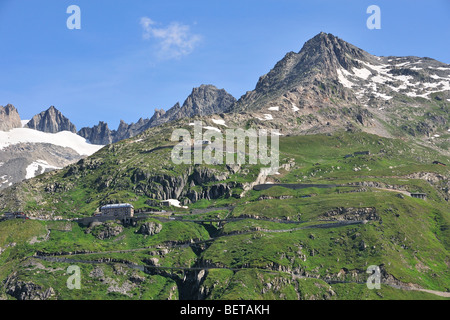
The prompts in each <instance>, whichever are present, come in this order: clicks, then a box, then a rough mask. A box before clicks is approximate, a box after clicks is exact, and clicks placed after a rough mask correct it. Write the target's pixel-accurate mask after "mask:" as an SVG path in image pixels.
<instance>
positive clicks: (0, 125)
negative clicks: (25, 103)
mask: <svg viewBox="0 0 450 320" xmlns="http://www.w3.org/2000/svg"><path fill="white" fill-rule="evenodd" d="M21 127H22V123H21V122H20V116H19V113H18V112H17V109H16V108H15V107H14V106H13V105H12V104H7V105H6V107H3V106H0V131H9V130H11V129H14V128H21Z"/></svg>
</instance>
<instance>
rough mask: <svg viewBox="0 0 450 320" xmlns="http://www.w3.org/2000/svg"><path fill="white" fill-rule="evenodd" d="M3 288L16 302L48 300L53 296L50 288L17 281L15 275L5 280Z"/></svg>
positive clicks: (52, 290) (53, 293)
mask: <svg viewBox="0 0 450 320" xmlns="http://www.w3.org/2000/svg"><path fill="white" fill-rule="evenodd" d="M5 288H6V293H7V294H9V295H10V296H13V297H14V298H16V299H17V300H48V299H50V298H51V297H52V296H54V295H55V290H54V289H53V288H52V287H49V288H47V289H45V288H43V287H42V286H40V285H37V284H35V283H32V282H25V281H22V280H18V278H17V275H16V274H12V275H10V276H9V277H8V278H7V279H6V282H5Z"/></svg>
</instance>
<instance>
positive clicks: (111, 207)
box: [100, 203, 134, 209]
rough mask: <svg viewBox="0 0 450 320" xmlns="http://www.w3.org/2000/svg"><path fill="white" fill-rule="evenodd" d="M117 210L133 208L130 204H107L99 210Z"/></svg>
mask: <svg viewBox="0 0 450 320" xmlns="http://www.w3.org/2000/svg"><path fill="white" fill-rule="evenodd" d="M117 208H134V207H133V205H132V204H129V203H117V204H107V205H105V206H103V207H101V208H100V209H117Z"/></svg>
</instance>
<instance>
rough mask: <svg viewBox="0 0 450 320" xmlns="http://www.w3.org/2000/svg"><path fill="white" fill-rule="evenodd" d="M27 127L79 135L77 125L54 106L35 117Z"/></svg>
mask: <svg viewBox="0 0 450 320" xmlns="http://www.w3.org/2000/svg"><path fill="white" fill-rule="evenodd" d="M25 127H26V128H29V129H34V130H38V131H42V132H49V133H57V132H60V131H70V132H73V133H77V129H76V127H75V125H74V124H73V123H72V122H70V120H69V119H67V118H66V117H65V116H63V114H62V113H61V112H60V111H59V110H57V109H56V108H55V107H54V106H51V107H50V108H49V109H47V110H46V111H43V112H41V113H39V114H37V115H35V116H34V117H33V118H32V119H31V120H30V121H29V122H28V123H27V124H26V125H25Z"/></svg>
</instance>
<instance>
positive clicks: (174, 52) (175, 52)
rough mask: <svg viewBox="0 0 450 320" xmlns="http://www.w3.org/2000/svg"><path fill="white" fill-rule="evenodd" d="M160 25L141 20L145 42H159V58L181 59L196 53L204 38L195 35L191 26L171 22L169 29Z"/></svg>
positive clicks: (145, 18)
mask: <svg viewBox="0 0 450 320" xmlns="http://www.w3.org/2000/svg"><path fill="white" fill-rule="evenodd" d="M157 25H158V24H157V23H156V22H155V21H153V20H152V19H150V18H148V17H143V18H141V26H142V29H143V35H142V37H143V38H144V39H145V40H150V39H156V40H158V43H157V46H158V52H157V54H158V56H159V57H160V58H163V59H172V58H180V57H182V56H185V55H188V54H190V53H192V51H194V49H195V47H196V46H197V45H198V44H199V43H200V41H201V39H202V37H201V36H200V35H198V34H193V33H192V32H191V30H190V26H188V25H184V24H180V23H178V22H171V23H170V24H169V25H168V26H167V27H161V28H160V27H158V26H157Z"/></svg>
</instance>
